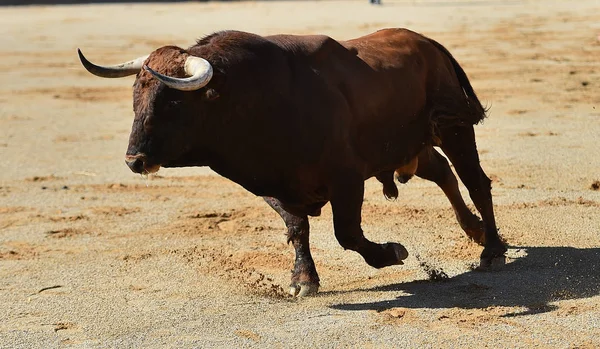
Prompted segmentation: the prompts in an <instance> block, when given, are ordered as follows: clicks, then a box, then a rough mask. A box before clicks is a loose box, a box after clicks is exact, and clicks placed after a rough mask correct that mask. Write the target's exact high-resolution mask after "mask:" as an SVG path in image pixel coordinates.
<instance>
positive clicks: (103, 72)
mask: <svg viewBox="0 0 600 349" xmlns="http://www.w3.org/2000/svg"><path fill="white" fill-rule="evenodd" d="M77 53H78V54H79V59H80V60H81V64H83V66H84V67H85V69H86V70H87V71H89V72H90V73H92V74H94V75H96V76H99V77H101V78H122V77H124V76H129V75H135V74H137V73H138V72H139V71H140V70H142V65H143V64H144V61H146V58H148V56H149V55H147V56H142V57H138V58H136V59H134V60H133V61H129V62H125V63H121V64H117V65H113V66H107V67H104V66H101V65H95V64H94V63H92V62H90V61H88V60H87V58H85V56H84V55H83V53H81V50H80V49H77Z"/></svg>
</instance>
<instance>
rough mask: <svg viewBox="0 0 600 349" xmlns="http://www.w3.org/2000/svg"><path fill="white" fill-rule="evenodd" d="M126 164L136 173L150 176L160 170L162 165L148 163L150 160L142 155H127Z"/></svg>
mask: <svg viewBox="0 0 600 349" xmlns="http://www.w3.org/2000/svg"><path fill="white" fill-rule="evenodd" d="M125 163H126V164H127V166H129V168H130V169H131V171H133V172H134V173H142V174H148V173H154V172H156V171H158V170H159V169H160V164H154V163H150V162H148V158H147V157H146V155H144V154H142V153H138V154H136V155H125Z"/></svg>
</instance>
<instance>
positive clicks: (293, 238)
mask: <svg viewBox="0 0 600 349" xmlns="http://www.w3.org/2000/svg"><path fill="white" fill-rule="evenodd" d="M263 199H264V200H265V201H266V202H267V203H268V204H269V206H271V207H272V208H273V209H274V210H275V211H276V212H277V213H278V214H279V215H280V216H281V218H282V219H283V221H284V222H285V225H286V227H287V241H288V243H290V242H291V243H292V245H293V246H294V250H295V251H296V260H295V262H294V270H292V280H291V284H290V294H291V295H292V296H297V297H304V296H307V295H312V294H315V293H317V291H318V290H319V275H318V274H317V269H316V268H315V262H314V261H313V258H312V255H311V254H310V245H309V224H308V216H297V215H294V214H291V213H289V212H287V211H286V210H285V209H284V208H283V207H282V205H281V202H280V201H279V200H277V199H275V198H272V197H264V198H263Z"/></svg>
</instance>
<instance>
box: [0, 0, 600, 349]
mask: <svg viewBox="0 0 600 349" xmlns="http://www.w3.org/2000/svg"><path fill="white" fill-rule="evenodd" d="M383 2H384V4H383V5H382V6H370V5H369V4H368V2H367V1H366V0H365V1H319V2H296V1H287V2H275V1H268V2H240V3H237V2H236V3H194V2H189V3H177V4H137V5H74V6H53V7H43V6H42V7H15V8H13V7H1V8H0V23H2V25H1V26H0V130H1V132H0V169H1V170H0V347H2V348H56V347H74V348H104V347H118V348H125V347H138V348H141V347H143V348H155V347H172V348H182V347H185V348H189V347H226V348H234V347H235V348H239V347H260V348H264V347H276V348H289V347H303V348H305V347H311V348H323V347H326V348H333V347H335V348H340V347H362V348H369V347H373V348H397V347H414V348H426V347H432V348H439V347H453V348H455V347H464V348H474V347H485V346H494V347H500V348H531V347H540V348H575V347H578V348H597V347H599V346H600V305H599V303H600V296H599V294H600V191H599V190H598V185H599V182H598V181H600V156H599V155H598V150H597V145H598V141H599V140H600V138H599V136H600V89H599V86H600V65H599V59H600V42H599V38H598V35H599V34H600V21H599V17H598V13H599V12H598V10H599V9H600V8H599V5H598V2H597V1H593V0H582V1H577V2H575V1H569V2H567V1H564V2H551V1H519V2H517V1H514V2H513V1H507V2H501V1H484V0H480V1H445V0H441V1H419V0H415V1H391V0H383ZM384 27H407V28H410V29H412V30H415V31H419V32H421V33H423V34H426V35H428V36H430V37H432V38H435V39H436V40H438V41H440V42H441V43H442V44H444V45H445V46H446V47H448V48H449V49H450V51H451V52H452V53H453V54H454V56H455V57H456V58H457V59H458V61H459V62H460V63H461V65H462V66H463V67H464V68H465V70H466V72H467V74H468V75H469V77H470V79H471V82H472V84H473V86H474V87H475V89H476V91H477V93H478V94H479V97H480V98H481V100H482V101H483V103H484V104H486V103H487V104H488V105H491V111H490V116H489V118H488V119H487V120H486V121H485V123H484V124H483V125H480V126H477V127H476V132H477V137H478V147H479V150H480V154H481V162H482V166H483V167H484V169H485V171H486V172H487V173H488V175H489V176H490V177H491V178H492V179H493V195H494V200H495V204H496V214H497V221H498V226H499V227H500V229H501V230H500V232H501V235H502V236H503V237H504V238H505V239H506V240H507V241H508V242H509V243H510V246H511V249H510V251H509V252H508V256H509V258H508V261H507V265H506V266H505V267H504V268H503V269H502V270H500V271H497V272H492V273H481V272H474V271H472V270H471V266H472V265H473V263H476V262H477V261H478V256H479V253H480V252H481V248H480V247H479V246H477V245H476V244H474V243H472V242H470V241H468V239H467V238H466V237H465V235H464V234H463V233H462V231H461V230H460V227H459V226H458V225H457V223H456V221H455V219H454V216H453V212H452V210H451V208H450V205H449V204H448V202H447V200H446V198H445V197H444V195H443V193H442V192H441V190H439V189H438V188H437V187H436V186H435V184H433V183H430V182H426V181H424V180H421V179H418V178H415V179H413V180H411V181H410V182H409V183H408V184H406V185H403V186H400V188H399V189H400V197H399V198H398V199H397V200H396V201H395V202H389V201H386V200H385V198H384V197H383V196H382V195H381V185H380V184H379V183H378V182H376V181H375V180H374V179H371V180H369V181H367V186H366V191H365V204H364V209H363V222H364V223H363V228H364V229H365V232H366V234H367V236H368V237H369V238H371V239H373V240H375V241H398V242H400V243H402V244H404V245H405V246H406V247H407V249H408V250H409V253H410V254H411V255H410V257H409V258H408V259H407V261H406V264H405V265H403V266H396V267H389V268H384V269H381V270H375V269H373V268H370V267H368V266H367V265H366V264H365V263H364V262H363V260H362V258H361V257H360V256H359V255H358V254H356V253H353V252H350V251H344V250H343V249H342V248H341V247H340V246H339V245H338V243H337V241H336V240H335V237H334V235H333V233H332V222H331V209H330V206H329V205H327V206H326V207H325V208H324V212H323V215H322V216H321V217H319V218H313V219H312V221H311V226H312V235H311V241H312V250H313V254H314V258H315V261H316V264H317V268H318V270H319V273H320V276H321V280H322V287H321V292H320V293H319V295H318V296H317V297H313V298H308V299H302V300H295V299H292V298H290V297H286V295H285V293H286V292H285V290H286V289H287V285H288V282H289V270H290V269H291V267H292V262H293V249H292V247H291V246H287V245H286V243H285V237H284V235H283V233H284V225H283V222H282V221H281V220H280V219H279V217H278V216H277V214H276V213H275V212H273V211H272V210H271V209H270V208H269V207H268V206H267V205H266V204H265V203H264V202H263V201H262V199H260V198H258V197H255V196H254V195H252V194H250V193H248V192H246V191H244V190H243V189H242V188H241V187H240V186H238V185H236V184H235V183H232V182H230V181H228V180H226V179H224V178H222V177H219V176H216V175H215V174H214V173H213V172H211V171H210V170H207V169H203V168H187V169H162V170H161V171H160V172H159V173H158V176H155V177H154V178H152V180H150V181H148V182H145V181H144V180H142V179H141V178H140V177H139V176H135V175H134V174H132V173H131V172H130V171H129V169H128V168H127V167H126V166H125V164H124V162H123V155H124V153H125V150H126V146H127V141H128V135H129V130H130V127H131V121H132V117H133V112H132V110H131V109H132V108H131V85H132V83H133V78H124V79H99V78H95V77H93V76H91V75H90V74H89V73H87V72H86V71H85V70H84V69H83V68H82V67H81V65H80V63H79V61H78V59H77V56H76V48H77V47H80V48H82V49H83V50H84V52H85V53H86V55H87V56H88V57H89V58H90V59H92V60H94V61H95V62H99V63H106V64H109V63H116V62H120V61H124V60H127V59H131V58H134V57H137V56H141V55H144V54H147V53H149V52H150V51H152V50H154V49H156V48H158V47H160V46H163V45H168V44H176V45H181V46H183V47H186V46H188V45H190V44H191V43H193V42H194V40H195V39H196V38H198V37H201V36H203V35H206V34H209V33H211V32H213V31H216V30H221V29H240V30H246V31H251V32H255V33H259V34H274V33H295V34H308V33H313V34H314V33H320V34H328V35H330V36H332V37H334V38H338V39H347V38H352V37H355V36H358V35H362V34H366V33H369V32H372V31H375V30H377V29H381V28H384ZM461 188H462V189H463V193H464V194H465V197H466V191H464V187H461ZM469 203H470V201H469ZM429 269H432V270H437V271H444V272H445V273H446V274H447V275H448V276H449V279H448V280H446V281H441V282H432V281H429V275H428V272H427V270H429Z"/></svg>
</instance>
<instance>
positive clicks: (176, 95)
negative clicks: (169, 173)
mask: <svg viewBox="0 0 600 349" xmlns="http://www.w3.org/2000/svg"><path fill="white" fill-rule="evenodd" d="M77 52H78V54H79V58H80V60H81V63H82V64H83V66H84V67H85V69H87V71H89V72H90V73H92V74H94V75H96V76H99V77H103V78H120V77H125V76H129V75H136V80H135V83H134V93H133V109H134V112H135V119H134V122H133V126H132V130H131V134H130V137H129V146H128V148H127V152H126V155H125V162H126V163H127V165H128V166H129V168H130V169H131V170H132V171H133V172H135V173H142V174H144V173H152V172H156V171H158V169H159V168H160V167H161V166H165V167H168V166H183V165H191V164H189V163H184V162H185V160H184V159H183V157H185V154H186V153H187V152H190V151H191V150H192V149H190V148H191V144H190V139H194V138H198V135H194V134H193V129H194V125H195V123H197V122H198V121H197V120H194V119H195V118H194V114H195V113H198V112H199V111H200V110H201V109H202V107H201V105H199V103H201V101H202V100H203V98H198V95H197V94H196V93H194V92H193V91H197V90H200V89H202V88H203V87H205V86H206V85H207V84H208V83H209V82H210V80H211V78H212V76H213V68H212V66H211V64H210V63H209V62H208V61H207V60H205V59H203V58H200V57H195V56H191V55H189V54H188V53H187V52H186V51H185V50H183V49H180V48H178V47H174V46H166V47H163V48H160V49H158V50H156V51H154V52H153V53H152V54H150V55H147V56H143V57H139V58H137V59H134V60H132V61H129V62H125V63H121V64H117V65H114V66H99V65H95V64H93V63H91V62H90V61H88V60H87V59H86V58H85V57H84V56H83V54H82V53H81V51H80V50H77ZM150 66H151V67H153V68H154V69H152V68H150ZM142 69H143V70H142ZM203 96H206V94H204V95H203ZM196 119H197V118H196Z"/></svg>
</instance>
